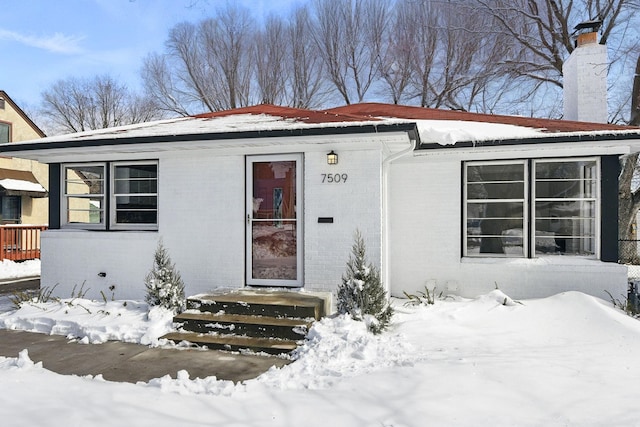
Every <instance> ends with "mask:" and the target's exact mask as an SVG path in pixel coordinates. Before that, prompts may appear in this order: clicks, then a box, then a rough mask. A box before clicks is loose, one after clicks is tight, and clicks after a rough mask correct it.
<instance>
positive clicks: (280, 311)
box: [187, 290, 325, 320]
mask: <svg viewBox="0 0 640 427" xmlns="http://www.w3.org/2000/svg"><path fill="white" fill-rule="evenodd" d="M187 309H189V310H199V311H205V312H211V313H217V312H219V311H224V312H225V313H227V314H242V315H254V316H271V317H294V318H300V319H304V318H312V319H316V320H318V319H320V318H321V317H322V316H324V315H325V304H324V300H323V299H322V298H319V297H317V296H313V295H309V294H305V293H303V292H289V291H262V292H261V291H254V290H248V291H247V290H241V291H232V292H227V293H221V294H214V295H198V296H197V297H190V298H188V299H187Z"/></svg>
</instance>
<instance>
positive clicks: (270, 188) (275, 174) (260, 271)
mask: <svg viewBox="0 0 640 427" xmlns="http://www.w3.org/2000/svg"><path fill="white" fill-rule="evenodd" d="M301 165H302V155H300V154H288V155H274V156H252V157H247V212H246V216H247V251H246V258H247V262H246V265H247V271H246V275H247V284H248V285H264V286H291V287H300V286H302V240H301V236H302V219H301V213H302V206H301V201H302V197H301V196H302V193H301V187H302V173H301Z"/></svg>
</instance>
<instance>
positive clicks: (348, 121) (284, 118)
mask: <svg viewBox="0 0 640 427" xmlns="http://www.w3.org/2000/svg"><path fill="white" fill-rule="evenodd" d="M390 124H415V125H416V127H417V129H418V132H419V135H420V139H421V142H422V143H423V144H439V145H453V144H455V143H458V142H478V141H500V140H519V139H531V138H543V137H547V138H548V137H553V136H557V137H560V136H563V135H615V134H620V133H632V134H638V135H639V136H640V128H637V127H629V126H617V125H611V124H602V123H584V122H572V121H565V120H551V119H535V118H530V117H519V116H500V115H492V114H477V113H469V112H462V111H451V110H438V109H431V108H422V107H413V106H402V105H391V104H379V103H363V104H354V105H347V106H343V107H338V108H333V109H328V110H319V111H314V110H305V109H297V108H290V107H280V106H274V105H265V104H261V105H255V106H252V107H244V108H238V109H233V110H227V111H219V112H214V113H206V114H201V115H198V116H192V117H182V118H173V119H166V120H159V121H154V122H147V123H140V124H135V125H128V126H120V127H113V128H108V129H100V130H93V131H87V132H79V133H74V134H67V135H58V136H52V137H48V138H44V139H41V140H37V141H32V142H31V143H35V142H39V143H49V142H71V141H83V140H105V141H113V143H114V144H116V143H117V140H119V139H122V138H153V137H160V136H162V137H171V136H191V135H193V136H197V135H205V134H213V135H215V134H229V133H253V135H251V136H253V137H256V136H257V137H261V136H269V135H268V133H269V132H273V131H290V130H305V129H319V128H324V129H327V131H328V132H329V129H332V128H333V129H336V128H345V127H358V126H379V125H390ZM262 132H264V133H265V134H264V135H262V134H261V133H262ZM208 139H216V138H215V137H211V136H210V137H208ZM17 144H21V143H15V142H14V143H12V144H11V145H13V146H15V145H17ZM0 151H2V150H1V149H0Z"/></svg>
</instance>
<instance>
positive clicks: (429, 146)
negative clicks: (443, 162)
mask: <svg viewBox="0 0 640 427" xmlns="http://www.w3.org/2000/svg"><path fill="white" fill-rule="evenodd" d="M633 139H636V140H637V139H640V133H621V134H579V135H566V134H564V135H554V136H543V137H535V138H512V139H493V140H485V141H458V142H456V143H455V144H449V145H443V144H439V143H437V142H429V143H422V144H419V145H418V146H417V147H416V150H441V149H442V150H448V149H458V148H459V149H462V148H480V147H500V146H519V145H534V144H550V143H558V142H574V143H575V142H600V141H626V140H633Z"/></svg>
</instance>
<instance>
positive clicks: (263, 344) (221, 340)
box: [162, 332, 298, 354]
mask: <svg viewBox="0 0 640 427" xmlns="http://www.w3.org/2000/svg"><path fill="white" fill-rule="evenodd" d="M162 338H165V339H167V340H170V341H173V342H175V343H180V342H182V341H187V342H189V343H192V344H196V345H199V346H202V347H207V348H209V349H212V350H227V351H245V350H249V351H253V352H256V353H267V354H284V353H289V352H291V351H293V350H295V349H296V348H297V347H298V343H297V342H296V341H292V340H281V339H274V338H255V337H246V336H241V335H217V334H200V333H197V332H170V333H168V334H166V335H164V336H163V337H162Z"/></svg>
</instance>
